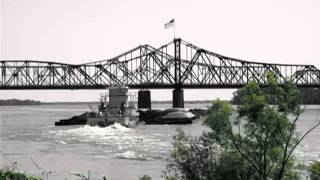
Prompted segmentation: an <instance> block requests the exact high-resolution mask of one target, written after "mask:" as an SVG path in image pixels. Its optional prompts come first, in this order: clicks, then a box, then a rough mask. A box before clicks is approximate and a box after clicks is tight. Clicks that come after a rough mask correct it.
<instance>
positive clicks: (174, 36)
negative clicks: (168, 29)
mask: <svg viewBox="0 0 320 180" xmlns="http://www.w3.org/2000/svg"><path fill="white" fill-rule="evenodd" d="M173 39H176V22H174V24H173Z"/></svg>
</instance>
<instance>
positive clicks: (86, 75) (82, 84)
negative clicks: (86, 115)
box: [0, 39, 320, 89]
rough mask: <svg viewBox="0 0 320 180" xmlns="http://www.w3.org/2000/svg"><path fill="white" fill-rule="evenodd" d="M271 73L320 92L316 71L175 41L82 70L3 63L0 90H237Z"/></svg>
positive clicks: (262, 81)
mask: <svg viewBox="0 0 320 180" xmlns="http://www.w3.org/2000/svg"><path fill="white" fill-rule="evenodd" d="M268 72H272V73H273V74H275V75H276V77H277V79H278V81H279V82H280V83H284V82H286V81H287V80H288V79H292V80H293V82H294V83H295V84H296V85H297V86H300V87H320V71H319V70H318V69H317V68H316V67H315V66H313V65H293V64H268V63H259V62H249V61H244V60H239V59H235V58H230V57H226V56H223V55H220V54H217V53H213V52H210V51H207V50H204V49H201V48H199V47H197V46H194V45H192V44H190V43H188V42H186V41H183V40H181V39H175V40H174V41H172V42H170V43H168V44H166V45H163V46H161V47H160V48H158V49H156V48H153V47H152V46H149V45H141V46H138V47H136V48H134V49H132V50H130V51H127V52H125V53H123V54H121V55H119V56H117V57H114V58H112V59H109V60H102V61H96V62H91V63H86V64H79V65H73V64H64V63H55V62H45V61H31V60H1V61H0V89H100V88H107V87H110V86H118V85H123V86H128V87H130V88H176V87H179V88H239V87H242V86H244V85H246V84H247V83H248V82H249V81H252V80H254V81H257V82H258V83H259V84H260V85H266V76H265V75H266V73H268Z"/></svg>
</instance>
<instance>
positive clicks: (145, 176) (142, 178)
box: [139, 175, 152, 180]
mask: <svg viewBox="0 0 320 180" xmlns="http://www.w3.org/2000/svg"><path fill="white" fill-rule="evenodd" d="M151 179H152V178H151V177H150V176H148V175H144V176H142V177H141V178H139V180H151Z"/></svg>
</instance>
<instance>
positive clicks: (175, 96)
mask: <svg viewBox="0 0 320 180" xmlns="http://www.w3.org/2000/svg"><path fill="white" fill-rule="evenodd" d="M172 107H173V108H184V99H183V90H182V89H181V88H175V89H174V90H173V91H172Z"/></svg>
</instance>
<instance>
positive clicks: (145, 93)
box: [138, 89, 151, 109]
mask: <svg viewBox="0 0 320 180" xmlns="http://www.w3.org/2000/svg"><path fill="white" fill-rule="evenodd" d="M138 108H143V109H151V93H150V91H149V90H147V89H146V90H139V91H138Z"/></svg>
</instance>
